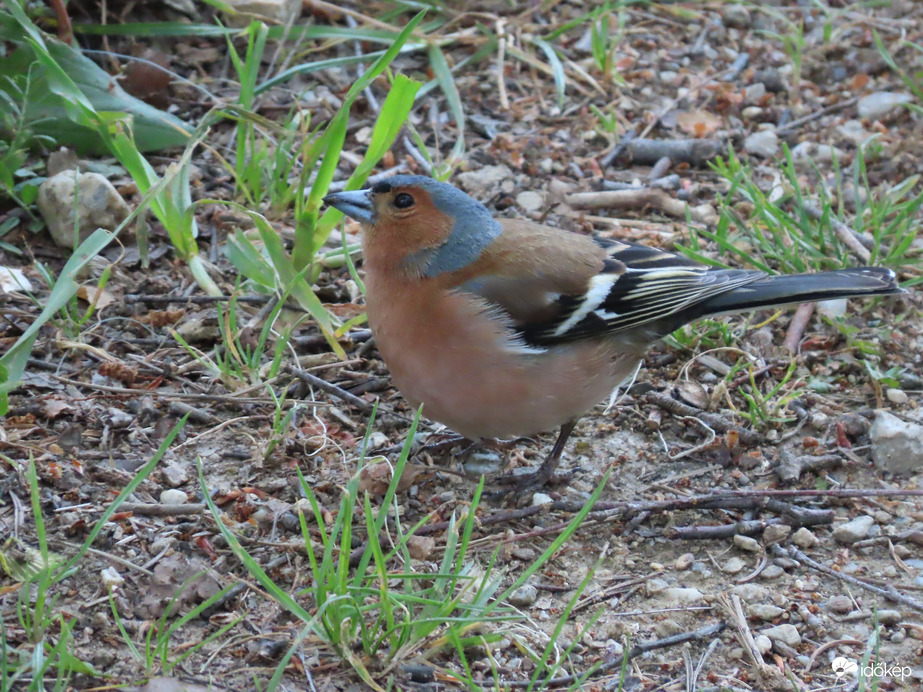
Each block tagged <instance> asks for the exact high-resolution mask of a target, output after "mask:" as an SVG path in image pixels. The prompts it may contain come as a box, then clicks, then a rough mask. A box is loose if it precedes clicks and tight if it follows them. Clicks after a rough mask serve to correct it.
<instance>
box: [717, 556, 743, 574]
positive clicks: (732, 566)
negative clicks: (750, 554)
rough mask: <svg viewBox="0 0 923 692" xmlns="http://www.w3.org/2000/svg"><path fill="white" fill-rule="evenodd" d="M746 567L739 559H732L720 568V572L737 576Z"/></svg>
mask: <svg viewBox="0 0 923 692" xmlns="http://www.w3.org/2000/svg"><path fill="white" fill-rule="evenodd" d="M746 566H747V564H746V563H745V562H744V561H743V560H741V559H740V558H739V557H732V558H731V559H730V560H728V561H727V562H725V563H724V564H723V565H722V566H721V571H722V572H727V573H728V574H737V573H738V572H739V571H740V570H742V569H743V568H744V567H746Z"/></svg>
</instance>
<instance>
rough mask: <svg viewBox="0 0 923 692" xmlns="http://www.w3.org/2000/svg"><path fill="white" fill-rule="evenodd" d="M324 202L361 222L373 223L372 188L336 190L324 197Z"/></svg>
mask: <svg viewBox="0 0 923 692" xmlns="http://www.w3.org/2000/svg"><path fill="white" fill-rule="evenodd" d="M324 202H326V203H327V204H329V205H330V206H331V207H333V208H334V209H339V210H340V211H341V212H343V213H344V214H346V216H349V217H350V218H353V219H355V220H356V221H359V222H361V223H372V222H373V221H374V218H375V208H374V207H373V206H372V191H371V190H351V191H350V192H336V193H334V194H332V195H327V196H326V197H324Z"/></svg>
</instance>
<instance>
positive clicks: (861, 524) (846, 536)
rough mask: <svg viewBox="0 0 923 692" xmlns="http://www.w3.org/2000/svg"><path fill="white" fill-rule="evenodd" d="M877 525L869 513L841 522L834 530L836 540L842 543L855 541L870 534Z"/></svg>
mask: <svg viewBox="0 0 923 692" xmlns="http://www.w3.org/2000/svg"><path fill="white" fill-rule="evenodd" d="M874 525H875V520H874V519H873V518H872V517H870V516H869V515H867V514H863V515H862V516H861V517H856V518H855V519H853V520H852V521H847V522H846V523H845V524H840V525H839V526H837V527H836V528H835V529H834V530H833V538H834V540H836V541H838V542H840V543H855V542H856V541H861V540H862V539H863V538H865V537H866V536H868V535H869V531H871V530H872V527H873V526H874Z"/></svg>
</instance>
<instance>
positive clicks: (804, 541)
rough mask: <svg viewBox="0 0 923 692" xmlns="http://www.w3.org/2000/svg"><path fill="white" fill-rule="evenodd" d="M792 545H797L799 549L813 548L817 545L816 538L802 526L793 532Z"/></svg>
mask: <svg viewBox="0 0 923 692" xmlns="http://www.w3.org/2000/svg"><path fill="white" fill-rule="evenodd" d="M792 543H794V544H795V545H797V546H798V547H799V548H813V547H814V546H815V545H817V536H815V535H814V534H813V533H811V531H810V530H809V529H807V528H805V527H804V526H802V527H801V528H800V529H798V530H797V531H795V533H794V535H793V536H792Z"/></svg>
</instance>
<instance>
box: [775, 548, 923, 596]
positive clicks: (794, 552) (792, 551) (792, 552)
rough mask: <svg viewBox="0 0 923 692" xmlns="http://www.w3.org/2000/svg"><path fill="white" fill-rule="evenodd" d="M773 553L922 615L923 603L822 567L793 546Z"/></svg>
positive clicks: (888, 588)
mask: <svg viewBox="0 0 923 692" xmlns="http://www.w3.org/2000/svg"><path fill="white" fill-rule="evenodd" d="M773 553H776V554H779V555H786V556H787V557H793V558H795V559H796V560H798V561H799V562H803V563H804V564H805V565H807V566H808V567H810V568H811V569H813V570H817V571H818V572H823V573H824V574H826V575H829V576H831V577H836V578H837V579H839V580H840V581H845V582H846V583H847V584H852V585H853V586H860V587H862V588H863V589H865V590H867V591H871V592H872V593H876V594H878V595H879V596H883V597H884V598H887V599H888V600H891V601H894V602H895V603H900V604H901V605H905V606H907V607H908V608H913V609H914V610H916V611H918V612H921V613H923V603H920V602H919V601H917V600H916V599H914V598H911V597H910V596H905V595H904V594H902V593H900V592H899V591H898V590H897V589H895V588H894V587H893V586H889V587H887V588H881V587H880V586H875V585H874V584H869V583H868V582H866V581H862V580H861V579H856V578H855V577H851V576H850V575H848V574H843V573H842V572H837V571H836V570H834V569H831V568H830V567H827V566H826V565H822V564H820V563H819V562H817V561H815V560H813V559H811V558H810V557H808V556H807V555H805V554H804V553H803V552H801V551H800V550H798V548H796V547H795V546H793V545H792V546H789V547H788V553H787V554H786V551H785V550H784V549H783V548H781V547H779V546H773Z"/></svg>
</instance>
